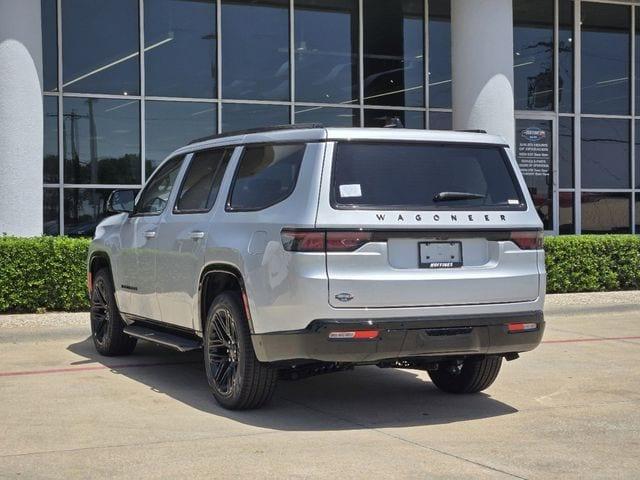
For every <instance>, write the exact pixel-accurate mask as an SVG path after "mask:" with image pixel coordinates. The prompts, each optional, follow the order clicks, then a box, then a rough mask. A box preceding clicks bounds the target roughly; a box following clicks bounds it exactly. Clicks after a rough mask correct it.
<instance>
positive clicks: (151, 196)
mask: <svg viewBox="0 0 640 480" xmlns="http://www.w3.org/2000/svg"><path fill="white" fill-rule="evenodd" d="M183 160H184V155H181V156H179V157H174V158H172V159H171V160H169V161H168V162H167V163H165V164H164V165H163V166H162V167H161V168H160V170H158V171H157V172H156V174H155V175H154V176H153V177H152V178H151V181H150V182H149V183H148V184H147V186H146V187H145V189H144V190H143V192H142V195H141V196H140V200H138V203H137V204H136V207H135V211H134V214H145V215H160V214H161V213H162V212H163V211H164V208H165V207H166V205H167V202H168V201H169V195H171V189H172V188H173V184H174V183H175V182H176V177H177V176H178V172H179V171H180V166H181V165H182V161H183Z"/></svg>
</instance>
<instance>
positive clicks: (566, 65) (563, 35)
mask: <svg viewBox="0 0 640 480" xmlns="http://www.w3.org/2000/svg"><path fill="white" fill-rule="evenodd" d="M558 13H559V16H558V22H559V30H558V89H559V91H558V105H559V107H560V111H561V112H563V113H571V112H573V33H574V32H573V24H574V21H573V18H574V15H573V0H560V2H559V4H558Z"/></svg>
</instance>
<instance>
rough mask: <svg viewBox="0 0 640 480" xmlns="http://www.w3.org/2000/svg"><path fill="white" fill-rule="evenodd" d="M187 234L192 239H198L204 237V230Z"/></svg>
mask: <svg viewBox="0 0 640 480" xmlns="http://www.w3.org/2000/svg"><path fill="white" fill-rule="evenodd" d="M189 236H190V237H191V238H192V239H194V240H200V239H202V238H204V232H201V231H198V230H196V231H194V232H191V233H190V234H189Z"/></svg>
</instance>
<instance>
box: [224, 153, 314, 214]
mask: <svg viewBox="0 0 640 480" xmlns="http://www.w3.org/2000/svg"><path fill="white" fill-rule="evenodd" d="M305 148H306V145H304V144H295V145H284V144H283V145H259V146H247V147H245V149H244V151H243V152H242V157H241V158H240V161H239V163H238V167H237V169H236V173H235V177H234V181H233V186H232V190H231V193H230V194H229V201H228V204H227V210H230V211H254V210H262V209H264V208H267V207H270V206H272V205H275V204H277V203H280V202H281V201H283V200H284V199H286V198H287V197H288V196H289V195H291V193H292V192H293V190H294V188H295V186H296V182H297V180H298V173H299V172H300V165H301V164H302V158H303V156H304V151H305Z"/></svg>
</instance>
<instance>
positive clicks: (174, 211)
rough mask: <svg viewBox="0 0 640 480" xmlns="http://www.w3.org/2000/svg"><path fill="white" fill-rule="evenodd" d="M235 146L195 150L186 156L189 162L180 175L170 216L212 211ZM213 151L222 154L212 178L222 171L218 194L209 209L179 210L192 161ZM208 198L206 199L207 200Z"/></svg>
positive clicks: (218, 194)
mask: <svg viewBox="0 0 640 480" xmlns="http://www.w3.org/2000/svg"><path fill="white" fill-rule="evenodd" d="M236 148H237V147H236V146H235V145H230V146H221V147H213V148H204V149H202V150H195V151H193V152H189V154H188V155H190V158H189V162H188V164H187V167H186V169H185V172H184V175H182V179H181V180H180V188H179V189H178V193H177V194H176V198H175V200H174V202H173V208H172V209H171V214H172V215H192V214H202V213H209V212H211V210H213V207H215V206H216V203H217V202H218V198H219V197H220V190H222V186H223V183H224V182H223V181H224V177H225V175H226V173H227V169H228V168H229V163H231V159H232V158H233V155H234V153H235V151H236ZM215 151H222V152H223V154H222V155H223V156H222V160H221V162H220V163H219V164H218V168H216V170H215V172H214V173H213V176H214V178H215V177H216V176H217V175H218V173H219V172H220V169H221V168H222V169H224V170H223V172H222V178H221V181H220V188H219V189H218V192H217V193H216V196H215V198H214V199H213V203H212V204H211V206H210V207H209V208H204V209H202V208H197V209H189V210H180V209H179V208H178V202H179V201H180V194H181V193H182V189H183V188H184V184H185V182H186V181H187V177H188V175H189V171H190V169H191V166H192V165H193V161H194V159H195V158H196V155H198V154H199V153H207V152H215ZM225 151H229V152H230V153H229V154H228V155H226V154H225V153H224V152H225ZM211 186H212V187H213V184H211ZM209 195H211V190H209ZM208 198H209V197H207V199H208Z"/></svg>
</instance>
